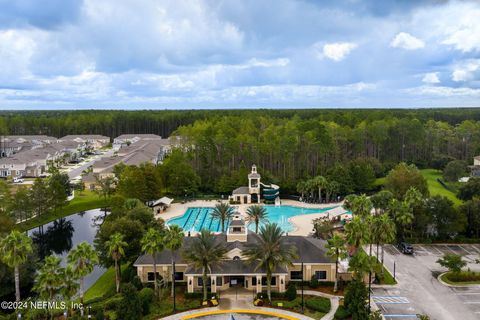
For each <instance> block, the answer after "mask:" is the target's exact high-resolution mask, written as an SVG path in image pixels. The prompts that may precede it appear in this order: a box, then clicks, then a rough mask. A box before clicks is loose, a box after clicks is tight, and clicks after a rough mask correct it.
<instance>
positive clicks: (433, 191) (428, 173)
mask: <svg viewBox="0 0 480 320" xmlns="http://www.w3.org/2000/svg"><path fill="white" fill-rule="evenodd" d="M420 172H421V173H422V175H423V177H424V178H425V179H426V180H427V185H428V191H430V195H432V196H436V195H440V196H444V197H447V198H448V199H450V200H451V201H452V202H453V203H454V204H455V206H458V205H460V204H462V201H461V200H460V199H458V198H457V196H456V195H455V193H454V192H452V191H450V190H447V189H446V188H445V187H444V186H442V185H441V184H440V182H438V181H437V179H443V177H442V172H441V171H438V170H435V169H422V170H420ZM384 184H385V177H382V178H377V179H376V180H375V182H374V186H376V187H378V186H382V185H384ZM448 185H449V186H451V188H452V189H456V185H455V184H451V183H448Z"/></svg>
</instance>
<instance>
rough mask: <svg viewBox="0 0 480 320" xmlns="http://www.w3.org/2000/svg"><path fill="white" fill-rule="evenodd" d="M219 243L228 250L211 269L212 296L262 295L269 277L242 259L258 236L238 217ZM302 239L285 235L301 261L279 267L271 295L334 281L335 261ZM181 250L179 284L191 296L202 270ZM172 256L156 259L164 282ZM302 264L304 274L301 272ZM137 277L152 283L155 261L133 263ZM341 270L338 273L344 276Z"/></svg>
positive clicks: (149, 257) (314, 242) (143, 258)
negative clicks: (298, 284) (292, 284)
mask: <svg viewBox="0 0 480 320" xmlns="http://www.w3.org/2000/svg"><path fill="white" fill-rule="evenodd" d="M215 237H216V241H218V242H221V243H224V244H225V245H226V248H227V254H226V256H227V259H226V260H225V261H223V262H222V263H221V264H219V265H214V266H212V270H210V271H209V272H208V277H209V280H208V281H209V283H208V285H209V286H210V289H211V292H217V291H222V290H226V289H228V288H230V287H237V288H238V287H241V288H245V289H247V290H249V291H253V292H262V289H264V288H265V287H266V274H265V272H264V270H257V269H256V264H255V263H251V262H249V261H246V259H245V257H244V256H243V255H242V252H243V250H244V249H245V248H246V247H247V245H250V244H253V243H255V242H256V241H258V235H257V234H255V233H253V232H250V231H248V229H247V226H246V224H245V222H244V220H243V219H242V218H241V217H240V216H235V217H234V218H233V220H232V222H231V223H230V225H229V228H228V231H227V233H226V234H217V235H216V236H215ZM192 241H195V237H188V236H187V237H185V238H184V242H183V248H188V247H189V245H191V243H192ZM317 241H318V239H312V238H307V237H302V236H289V235H285V236H283V238H282V242H283V244H285V245H287V246H294V247H295V248H296V251H297V255H298V259H296V260H295V261H292V262H293V265H291V266H279V267H277V269H276V270H275V271H274V273H273V278H272V291H278V292H284V291H285V290H286V287H287V285H288V282H289V281H301V280H302V278H303V280H305V281H310V280H311V279H312V277H315V278H316V279H318V281H334V280H335V261H333V260H332V259H330V258H329V257H328V256H327V255H326V249H325V248H324V243H323V242H317ZM181 250H182V249H180V250H178V252H174V254H173V257H174V260H175V271H176V273H175V279H176V282H183V283H186V286H187V290H188V292H196V291H200V290H201V289H202V270H201V269H196V268H195V267H193V266H192V265H189V264H188V263H187V262H186V261H185V260H184V259H183V257H182V252H181ZM171 259H172V254H171V252H170V251H169V250H163V251H162V252H159V253H157V254H156V255H155V261H156V264H157V273H158V275H159V276H161V277H162V278H164V279H170V277H171V274H172V265H171V263H172V260H171ZM302 263H303V272H302V269H301V266H302ZM134 266H135V267H136V268H137V274H138V276H139V277H140V279H141V281H142V282H151V281H153V278H154V273H153V257H152V255H149V254H145V255H142V256H140V257H139V258H138V259H137V260H136V261H135V263H134ZM340 269H341V266H339V273H340V272H341V270H340ZM341 277H342V278H343V279H344V280H347V279H350V274H349V273H343V274H342V275H341Z"/></svg>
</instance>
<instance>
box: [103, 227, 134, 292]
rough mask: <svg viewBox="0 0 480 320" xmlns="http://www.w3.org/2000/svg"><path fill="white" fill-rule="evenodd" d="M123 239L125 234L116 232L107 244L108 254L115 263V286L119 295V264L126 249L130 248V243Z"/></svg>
mask: <svg viewBox="0 0 480 320" xmlns="http://www.w3.org/2000/svg"><path fill="white" fill-rule="evenodd" d="M123 238H124V235H123V234H121V233H119V232H116V233H114V234H112V235H111V236H110V239H109V240H108V241H106V242H105V245H106V247H107V250H108V254H109V255H110V256H111V257H112V259H113V260H114V261H115V285H116V289H117V293H119V292H120V266H119V263H118V262H119V260H120V259H121V258H122V257H123V256H124V255H125V248H126V247H127V246H128V243H126V242H125V241H123Z"/></svg>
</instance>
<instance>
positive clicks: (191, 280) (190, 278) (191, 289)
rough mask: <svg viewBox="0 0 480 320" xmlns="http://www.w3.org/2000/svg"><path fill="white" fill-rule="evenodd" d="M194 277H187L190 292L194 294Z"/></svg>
mask: <svg viewBox="0 0 480 320" xmlns="http://www.w3.org/2000/svg"><path fill="white" fill-rule="evenodd" d="M194 280H195V279H194V277H193V276H188V277H187V285H188V292H190V293H192V292H193V281H194Z"/></svg>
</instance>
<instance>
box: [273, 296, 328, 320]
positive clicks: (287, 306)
mask: <svg viewBox="0 0 480 320" xmlns="http://www.w3.org/2000/svg"><path fill="white" fill-rule="evenodd" d="M304 299H305V315H306V316H308V317H311V318H313V319H322V318H323V316H325V314H326V313H323V312H320V311H316V310H313V309H310V308H308V307H307V301H309V300H318V301H320V300H322V301H323V302H324V303H328V305H330V300H329V299H327V298H323V297H316V296H305V297H304ZM279 303H281V304H283V305H282V306H279V305H278V304H279ZM272 307H273V308H277V309H284V310H289V311H293V312H297V313H301V311H302V298H301V297H300V296H298V297H296V298H295V299H294V300H292V301H288V300H283V299H273V300H272Z"/></svg>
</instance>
